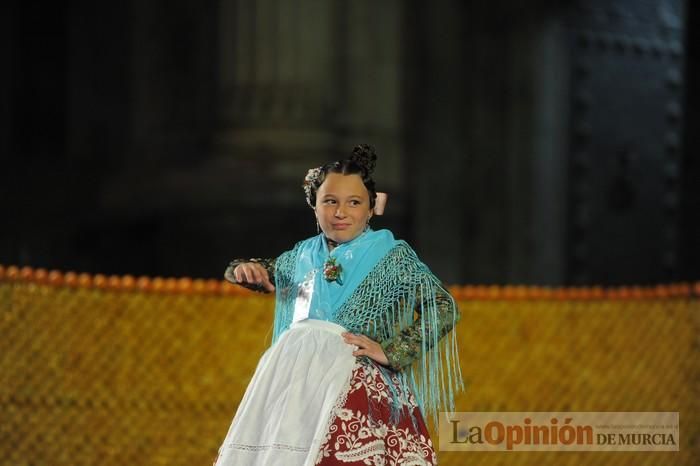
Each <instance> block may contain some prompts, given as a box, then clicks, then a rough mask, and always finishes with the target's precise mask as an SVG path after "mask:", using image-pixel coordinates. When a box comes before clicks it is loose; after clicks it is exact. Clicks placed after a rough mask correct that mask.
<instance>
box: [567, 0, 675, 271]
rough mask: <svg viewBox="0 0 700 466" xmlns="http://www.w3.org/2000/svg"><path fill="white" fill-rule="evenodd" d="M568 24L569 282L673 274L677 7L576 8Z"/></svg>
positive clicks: (622, 0)
mask: <svg viewBox="0 0 700 466" xmlns="http://www.w3.org/2000/svg"><path fill="white" fill-rule="evenodd" d="M571 12H572V14H571V16H570V18H569V21H570V27H569V28H568V29H569V31H570V41H571V42H570V46H571V55H570V56H571V94H570V104H571V113H570V115H571V119H570V132H569V138H570V142H569V147H570V159H569V160H570V162H569V169H568V173H569V201H568V205H569V212H568V220H567V224H568V233H567V240H568V241H567V256H568V257H567V263H568V264H569V265H568V270H567V275H568V281H569V282H571V283H575V284H583V283H590V282H595V283H603V284H618V283H626V284H633V283H650V282H657V281H667V280H670V279H673V278H675V277H676V273H677V257H676V253H677V250H678V248H677V241H678V240H677V237H678V205H679V189H680V182H679V174H680V170H681V166H680V163H681V147H680V145H681V140H682V138H681V126H682V125H681V123H682V93H683V84H684V83H683V57H684V48H683V44H682V39H683V24H684V21H683V17H684V9H683V2H682V1H680V0H656V1H652V0H649V1H639V0H616V1H604V0H595V1H586V2H579V4H578V6H576V7H575V8H573V9H572V11H571Z"/></svg>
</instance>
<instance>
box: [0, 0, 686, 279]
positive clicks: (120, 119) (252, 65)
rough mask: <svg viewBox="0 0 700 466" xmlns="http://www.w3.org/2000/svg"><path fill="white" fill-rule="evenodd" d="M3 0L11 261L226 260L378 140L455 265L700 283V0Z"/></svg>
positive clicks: (306, 214)
mask: <svg viewBox="0 0 700 466" xmlns="http://www.w3.org/2000/svg"><path fill="white" fill-rule="evenodd" d="M694 3H695V4H694V5H693V4H692V2H690V1H686V2H683V1H680V0H656V1H651V0H650V1H642V0H639V1H632V0H611V1H602V0H589V1H579V2H576V1H546V0H537V1H529V2H522V1H516V0H513V1H508V0H491V1H489V2H483V1H476V0H474V1H465V0H437V1H432V2H419V1H398V0H395V1H381V2H377V1H369V0H356V1H349V0H345V1H341V0H337V1H318V0H290V1H283V0H260V1H249V0H248V1H246V0H232V1H213V0H168V1H165V0H160V1H133V0H132V1H125V2H91V1H86V0H76V1H70V2H55V1H48V0H44V1H33V2H31V1H29V2H25V1H19V0H10V1H6V2H2V6H0V34H2V39H1V40H0V51H1V56H2V57H3V58H4V60H3V61H4V66H3V72H2V73H1V74H0V92H2V96H1V97H0V102H1V104H0V105H1V107H0V123H1V125H0V128H1V129H0V153H1V154H2V169H1V171H0V195H1V196H2V202H1V204H0V205H1V206H2V207H1V209H2V210H0V215H1V217H0V218H1V219H2V220H1V222H2V223H1V225H2V228H0V263H3V264H6V265H7V264H16V265H29V266H33V267H46V268H58V269H62V270H76V271H81V272H83V271H84V272H91V273H97V272H99V273H108V274H113V273H114V274H127V273H128V274H134V275H141V274H147V275H165V276H182V275H186V276H193V277H221V275H222V272H223V269H224V267H225V266H226V264H227V262H228V261H229V260H230V259H233V258H235V257H261V256H274V255H277V254H279V253H280V252H281V251H283V250H285V249H288V248H289V247H291V246H292V245H293V243H294V242H295V241H298V240H300V239H303V238H305V237H307V236H309V235H311V234H315V223H314V220H313V216H312V212H311V211H310V210H309V209H308V208H307V207H306V205H305V203H304V198H303V193H302V190H301V188H300V184H301V181H302V179H303V177H304V174H305V173H306V170H307V169H308V168H310V167H312V166H317V165H320V164H321V163H323V162H326V161H329V160H334V159H336V158H339V157H343V156H345V155H347V154H349V153H350V151H351V149H352V147H353V146H354V145H355V144H357V143H361V142H369V143H371V144H373V145H374V146H375V147H376V148H377V151H378V153H379V156H380V160H379V164H378V168H377V173H376V178H377V182H378V185H379V188H380V189H381V190H385V191H388V192H389V193H390V200H389V205H388V211H387V214H386V215H385V216H384V217H382V218H379V219H375V220H376V221H374V227H375V228H380V227H389V228H391V229H392V230H393V231H394V233H395V234H396V236H398V237H400V238H404V239H407V240H408V241H409V242H410V243H411V244H412V245H413V246H414V247H415V249H416V250H417V251H418V253H419V255H420V256H421V257H422V258H423V259H424V260H425V261H426V262H427V263H428V264H429V265H430V266H431V267H432V268H433V269H434V271H435V272H436V273H437V274H438V275H439V276H440V277H441V278H443V279H444V280H445V281H447V282H450V283H456V282H459V283H523V284H533V283H538V284H548V285H557V284H608V285H614V284H649V283H658V282H669V281H679V280H697V279H700V251H699V249H700V248H699V241H698V238H700V226H699V222H698V212H700V183H699V182H698V181H699V180H700V166H699V163H698V157H697V155H696V154H697V151H698V148H699V147H700V143H699V141H698V128H699V127H700V121H699V118H700V115H699V111H698V109H700V102H699V99H700V96H699V91H700V89H699V83H700V77H699V76H698V74H699V72H700V70H699V69H698V64H699V63H700V47H699V44H700V40H699V38H698V28H699V27H700V4H698V2H694Z"/></svg>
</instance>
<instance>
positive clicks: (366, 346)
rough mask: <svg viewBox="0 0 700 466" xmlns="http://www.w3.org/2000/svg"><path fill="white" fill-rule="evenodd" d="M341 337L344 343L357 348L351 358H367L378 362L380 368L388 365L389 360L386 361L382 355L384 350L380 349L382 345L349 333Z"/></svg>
mask: <svg viewBox="0 0 700 466" xmlns="http://www.w3.org/2000/svg"><path fill="white" fill-rule="evenodd" d="M342 337H343V340H345V343H348V344H350V345H357V346H358V349H357V350H356V351H353V353H352V355H353V356H367V357H368V358H370V359H372V360H373V361H376V362H378V363H379V364H381V365H382V366H386V365H388V364H389V360H388V359H387V357H386V354H384V349H382V345H380V344H379V343H377V342H376V341H374V340H372V339H371V338H369V337H367V336H365V335H356V334H354V333H350V332H345V333H343V334H342Z"/></svg>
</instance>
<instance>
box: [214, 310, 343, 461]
mask: <svg viewBox="0 0 700 466" xmlns="http://www.w3.org/2000/svg"><path fill="white" fill-rule="evenodd" d="M345 331H346V330H345V328H343V327H341V326H340V325H337V324H334V323H332V322H327V321H322V320H314V319H307V320H303V321H300V322H296V323H294V324H292V325H291V327H290V328H289V330H287V331H285V332H284V333H283V334H282V335H281V336H280V338H279V340H278V341H277V343H275V344H274V345H273V346H271V347H270V348H269V349H268V350H267V351H266V352H265V353H264V354H263V356H262V358H261V359H260V362H259V363H258V366H257V368H256V369H255V374H254V375H253V379H252V380H251V382H250V385H248V388H247V389H246V392H245V395H243V400H242V401H241V403H240V405H239V407H238V411H237V412H236V415H235V416H234V418H233V422H232V423H231V427H230V429H229V431H228V434H227V435H226V439H225V440H224V442H223V444H222V445H221V448H220V449H219V457H218V459H217V461H216V463H215V465H216V466H234V465H237V466H238V465H245V466H248V465H250V466H254V465H264V466H277V465H280V466H295V465H299V466H302V465H303V466H306V465H313V464H314V463H315V462H316V457H317V455H318V450H319V448H320V445H321V443H322V441H323V440H324V439H325V435H326V432H327V429H328V427H329V426H328V424H329V422H330V419H331V417H330V416H331V411H332V410H333V409H335V408H336V407H339V406H342V405H343V403H344V400H340V399H339V397H340V395H341V394H342V393H344V392H345V391H346V390H345V389H346V388H347V385H348V384H349V383H350V377H351V375H352V369H353V366H354V364H355V359H356V358H355V356H353V355H352V352H353V351H354V350H355V349H356V348H357V347H356V346H355V345H350V344H347V343H345V342H344V341H343V338H342V337H341V336H340V334H341V333H343V332H345Z"/></svg>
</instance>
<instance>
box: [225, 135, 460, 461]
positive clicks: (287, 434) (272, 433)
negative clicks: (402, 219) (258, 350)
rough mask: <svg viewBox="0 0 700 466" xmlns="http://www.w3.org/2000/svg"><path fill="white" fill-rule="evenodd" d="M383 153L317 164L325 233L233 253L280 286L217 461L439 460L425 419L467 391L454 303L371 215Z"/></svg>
mask: <svg viewBox="0 0 700 466" xmlns="http://www.w3.org/2000/svg"><path fill="white" fill-rule="evenodd" d="M376 158H377V156H376V154H375V153H374V149H373V148H372V147H371V146H367V145H360V146H357V147H356V148H355V149H354V150H353V153H352V155H351V156H350V157H349V158H348V159H346V160H341V161H337V162H332V163H328V164H325V165H323V166H321V167H318V168H314V169H311V170H309V172H308V174H307V175H306V178H305V180H304V190H305V192H306V201H307V203H308V204H309V206H310V207H311V208H312V209H313V210H314V213H315V216H316V220H317V224H318V227H319V229H320V233H319V234H318V235H317V236H314V237H311V238H309V239H306V240H304V241H301V242H299V243H297V244H296V245H295V246H294V248H293V249H291V250H289V251H286V252H284V253H283V254H282V255H280V256H279V257H277V258H276V259H249V260H236V261H233V262H232V263H231V264H230V265H229V267H228V268H227V269H226V272H225V277H226V279H227V280H229V281H231V282H233V283H236V284H240V285H243V286H246V287H248V288H252V289H255V290H258V291H263V292H274V293H275V294H276V305H275V319H274V329H273V337H272V345H271V346H270V348H268V350H267V351H266V352H265V353H264V354H263V356H262V358H261V359H260V362H259V363H258V366H257V369H256V370H255V374H254V375H253V378H252V380H251V382H250V385H249V386H248V388H247V390H246V392H245V395H244V396H243V399H242V401H241V403H240V405H239V407H238V411H237V412H236V415H235V417H234V419H233V422H232V424H231V428H230V429H229V431H228V434H227V435H226V438H225V440H224V442H223V444H222V445H221V448H220V449H219V456H218V459H217V461H216V463H215V464H216V466H233V465H245V466H249V465H261V466H276V465H281V466H282V465H283V466H293V465H300V466H301V465H305V466H306V465H335V464H342V465H346V466H353V465H368V464H372V465H395V464H412V465H423V464H426V465H432V464H436V463H437V457H436V454H435V449H434V446H433V443H432V441H431V439H430V436H429V434H428V431H427V429H426V425H425V422H424V415H428V416H432V418H433V419H434V420H437V416H438V413H439V411H441V410H442V411H453V410H454V392H455V391H456V390H458V389H462V388H463V387H462V379H461V372H460V368H459V362H458V357H457V356H458V352H457V344H456V338H455V332H452V334H451V335H450V336H449V337H448V338H443V337H445V335H447V334H448V333H449V332H450V330H451V329H452V328H454V326H455V325H456V323H457V321H458V320H459V311H458V309H457V306H456V305H455V302H454V299H453V298H452V297H451V296H450V294H449V293H448V292H447V291H446V290H445V288H444V287H443V286H442V285H441V283H440V281H439V280H438V279H437V278H436V277H435V276H434V275H433V274H432V273H431V272H430V270H429V269H428V267H427V266H426V265H425V264H423V263H422V262H421V261H420V260H419V259H418V257H417V256H416V254H415V252H414V251H413V249H411V247H410V246H409V245H408V244H407V243H406V242H404V241H401V240H396V239H395V238H394V236H393V235H392V233H391V232H390V231H388V230H378V231H374V230H372V229H371V228H370V226H369V222H370V219H371V218H372V215H375V214H381V211H382V210H383V203H384V201H385V200H386V195H385V194H383V193H377V192H376V190H375V184H374V181H373V180H372V177H371V175H372V172H373V170H374V167H375V164H376Z"/></svg>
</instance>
